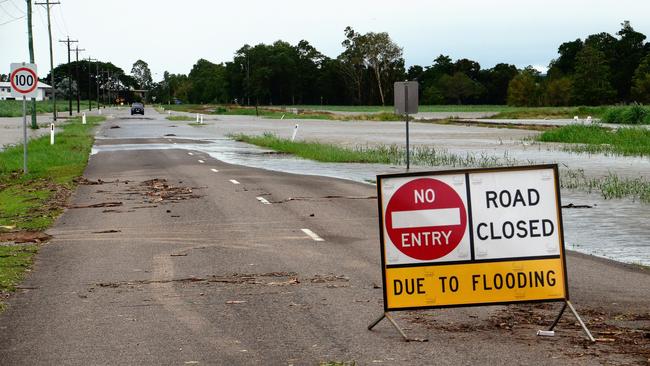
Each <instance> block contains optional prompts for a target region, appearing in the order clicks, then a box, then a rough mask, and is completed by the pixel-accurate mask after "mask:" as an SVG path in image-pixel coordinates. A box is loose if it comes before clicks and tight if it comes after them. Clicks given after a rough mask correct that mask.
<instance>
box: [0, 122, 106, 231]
mask: <svg viewBox="0 0 650 366" xmlns="http://www.w3.org/2000/svg"><path fill="white" fill-rule="evenodd" d="M103 120H104V118H103V117H98V116H88V118H87V121H88V123H87V124H86V125H82V124H81V123H80V120H79V119H78V118H76V119H72V120H70V122H69V123H67V124H65V125H63V126H62V127H60V128H62V131H61V132H60V133H58V134H57V135H56V141H55V144H54V145H50V138H49V136H44V137H41V138H38V139H34V140H31V141H30V142H29V145H28V153H29V158H28V168H29V174H28V175H26V176H23V175H22V167H23V147H22V145H18V146H13V147H9V148H7V149H6V150H4V151H2V152H0V225H10V226H11V225H15V226H16V228H17V229H18V230H43V229H45V228H47V227H49V226H50V225H51V224H52V222H53V221H54V220H55V219H56V217H57V216H58V215H59V213H60V211H61V208H60V207H57V206H56V205H53V204H52V202H51V201H52V200H56V199H60V198H61V196H62V195H65V191H66V190H70V189H72V188H73V187H74V182H73V181H74V179H75V178H77V177H79V176H81V174H82V173H83V170H84V169H85V167H86V164H87V162H88V156H89V153H90V149H91V147H92V144H93V141H94V135H93V128H94V127H95V126H96V125H97V124H98V123H100V121H103Z"/></svg>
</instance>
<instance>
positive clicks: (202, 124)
mask: <svg viewBox="0 0 650 366" xmlns="http://www.w3.org/2000/svg"><path fill="white" fill-rule="evenodd" d="M187 125H188V126H192V127H204V126H205V125H206V124H205V123H196V122H192V123H188V124H187Z"/></svg>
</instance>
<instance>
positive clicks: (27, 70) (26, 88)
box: [9, 62, 38, 174]
mask: <svg viewBox="0 0 650 366" xmlns="http://www.w3.org/2000/svg"><path fill="white" fill-rule="evenodd" d="M9 69H10V75H9V83H10V84H11V96H13V97H14V98H17V99H18V98H22V99H23V174H27V173H28V172H29V169H28V167H27V98H35V97H36V95H37V94H38V88H37V87H38V76H37V73H36V64H33V63H25V62H15V63H12V64H10V65H9Z"/></svg>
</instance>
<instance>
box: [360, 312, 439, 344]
mask: <svg viewBox="0 0 650 366" xmlns="http://www.w3.org/2000/svg"><path fill="white" fill-rule="evenodd" d="M384 318H386V319H388V321H389V322H390V323H391V324H392V325H393V327H395V329H397V331H398V332H399V334H401V335H402V338H404V340H405V341H406V342H410V341H417V342H426V341H427V339H420V338H409V337H408V336H407V335H406V333H404V330H402V328H401V327H400V326H399V325H398V324H397V322H396V321H395V319H393V317H392V316H391V315H390V314H388V313H383V314H381V315H380V316H379V318H377V320H375V321H373V322H372V323H370V325H369V326H368V330H372V328H374V327H375V326H376V325H377V324H379V322H380V321H382V320H384Z"/></svg>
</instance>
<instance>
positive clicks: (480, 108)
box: [287, 104, 518, 113]
mask: <svg viewBox="0 0 650 366" xmlns="http://www.w3.org/2000/svg"><path fill="white" fill-rule="evenodd" d="M287 107H288V108H291V107H295V108H299V109H309V110H321V111H333V112H359V113H363V112H368V113H374V112H391V113H392V112H393V111H394V109H395V108H394V107H393V106H392V105H389V106H362V105H360V106H356V105H354V106H352V105H338V106H337V105H296V106H287ZM516 109H518V107H510V106H507V105H456V104H453V105H421V106H419V107H418V111H420V112H504V111H510V110H516Z"/></svg>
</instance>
